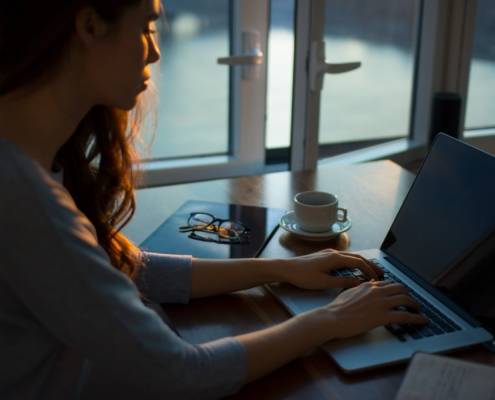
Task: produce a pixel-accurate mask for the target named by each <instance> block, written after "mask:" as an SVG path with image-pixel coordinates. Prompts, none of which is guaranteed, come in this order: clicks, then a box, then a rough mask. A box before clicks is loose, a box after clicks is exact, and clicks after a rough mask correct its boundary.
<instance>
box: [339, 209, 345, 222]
mask: <svg viewBox="0 0 495 400" xmlns="http://www.w3.org/2000/svg"><path fill="white" fill-rule="evenodd" d="M339 211H341V212H342V214H341V215H339ZM340 217H342V219H341V218H340ZM337 221H339V222H346V221H347V209H345V208H340V207H339V208H337Z"/></svg>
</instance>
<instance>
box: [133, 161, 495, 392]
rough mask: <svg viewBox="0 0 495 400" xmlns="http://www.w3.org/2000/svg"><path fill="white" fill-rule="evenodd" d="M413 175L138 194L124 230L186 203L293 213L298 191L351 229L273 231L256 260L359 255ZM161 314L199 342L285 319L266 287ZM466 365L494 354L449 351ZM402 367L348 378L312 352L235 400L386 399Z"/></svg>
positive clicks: (386, 167) (210, 185) (307, 176)
mask: <svg viewBox="0 0 495 400" xmlns="http://www.w3.org/2000/svg"><path fill="white" fill-rule="evenodd" d="M413 179H414V176H413V175H412V174H410V173H409V172H407V171H406V170H404V169H402V168H400V167H399V166H398V165H396V164H394V163H392V162H390V161H380V162H373V163H366V164H357V165H353V166H342V167H322V168H319V169H318V170H317V171H314V172H313V171H312V172H297V173H289V172H282V173H274V174H267V175H263V176H257V177H246V178H236V179H225V180H215V181H209V182H200V183H192V184H183V185H174V186H168V187H160V188H151V189H142V190H140V191H138V209H137V212H136V215H135V216H134V218H133V221H132V222H131V223H130V224H129V226H128V227H127V228H126V230H125V232H126V233H127V234H128V235H129V237H130V238H131V239H133V240H134V241H135V242H137V243H140V242H141V241H142V240H144V239H145V238H146V237H147V236H148V235H149V234H150V233H151V232H152V231H153V230H154V229H155V228H157V227H158V226H159V225H160V224H161V223H162V222H163V220H164V219H165V218H167V217H168V216H169V215H171V214H172V213H173V212H174V211H175V210H176V209H177V208H178V207H179V206H180V205H181V204H182V203H183V202H184V201H185V200H189V199H197V200H210V201H218V202H231V203H239V204H245V205H262V206H267V207H277V208H286V209H290V208H291V202H292V198H293V196H294V195H295V194H296V193H297V192H301V191H304V190H313V189H317V190H323V191H329V192H332V193H335V194H337V195H338V197H339V200H340V205H341V206H343V207H345V208H348V209H349V216H350V218H351V219H352V221H353V227H352V228H351V230H350V231H349V232H348V233H347V234H344V235H342V236H341V237H340V238H339V239H338V240H336V241H330V242H319V243H315V242H304V241H301V240H298V239H295V238H293V237H291V236H290V235H289V234H288V233H286V232H285V231H283V230H282V229H279V230H278V231H277V233H276V234H275V236H274V237H273V238H272V240H271V241H270V243H269V244H268V245H267V247H266V248H265V250H264V251H263V253H262V255H261V257H290V256H294V255H300V254H305V253H309V252H312V251H316V250H319V249H322V248H324V247H333V248H337V249H350V250H351V251H353V250H362V249H366V248H377V247H379V246H380V244H381V242H382V240H383V238H384V237H385V234H386V232H387V230H388V228H389V227H390V224H391V223H392V221H393V219H394V217H395V215H396V213H397V211H398V210H399V207H400V205H401V204H402V201H403V200H404V198H405V195H406V194H407V191H408V190H409V188H410V186H411V183H412V181H413ZM165 309H166V311H167V313H168V314H169V316H170V317H171V319H172V321H173V322H174V324H175V325H176V327H177V328H178V330H179V332H180V333H181V335H182V337H183V338H184V339H185V340H187V341H189V342H191V343H201V342H205V341H208V340H212V339H217V338H220V337H225V336H234V335H238V334H242V333H246V332H250V331H253V330H258V329H262V328H265V327H268V326H270V325H273V324H275V323H278V322H282V321H284V320H286V319H287V318H289V314H288V313H287V312H286V311H285V310H284V308H283V307H282V306H281V305H280V304H279V303H277V301H276V299H274V298H273V296H271V295H270V294H269V293H268V292H267V291H266V290H265V289H264V288H262V287H258V288H253V289H250V290H245V291H240V292H236V293H233V294H229V295H224V296H218V297H214V298H209V299H202V300H194V301H192V302H191V303H190V304H188V305H167V306H165ZM455 355H456V356H460V357H463V358H465V359H470V360H477V361H480V362H484V363H490V364H494V365H495V355H493V354H489V353H488V352H487V351H485V350H484V349H482V348H481V347H476V348H473V349H469V350H463V351H461V352H457V353H455ZM405 370H406V366H405V365H400V366H393V367H385V368H381V369H378V370H375V371H372V372H365V373H359V374H355V375H346V374H344V373H342V372H341V371H340V370H339V369H338V367H337V366H336V364H335V363H334V362H333V361H332V360H331V359H330V358H329V357H328V356H326V355H325V354H323V353H322V352H320V351H318V350H317V351H315V352H314V353H313V354H310V355H307V356H306V357H303V358H301V359H299V360H297V361H294V362H292V363H291V364H289V365H287V366H285V367H283V368H281V369H279V370H278V371H276V372H274V373H272V374H270V375H268V376H267V377H265V378H262V379H260V380H258V381H256V382H253V383H251V384H249V385H247V386H246V387H244V388H243V389H242V390H241V391H240V393H238V394H237V395H236V396H234V398H236V399H253V398H263V399H354V398H356V399H380V400H383V399H392V398H394V396H395V394H396V393H397V390H398V388H399V386H400V383H401V381H402V379H403V376H404V372H405Z"/></svg>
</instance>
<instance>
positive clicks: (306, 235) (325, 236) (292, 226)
mask: <svg viewBox="0 0 495 400" xmlns="http://www.w3.org/2000/svg"><path fill="white" fill-rule="evenodd" d="M280 226H281V227H282V228H283V229H285V230H286V231H287V232H290V233H292V234H293V235H296V236H298V237H300V238H301V239H305V240H313V241H323V240H329V239H332V238H333V237H335V236H338V235H340V234H341V233H344V232H346V231H348V230H349V229H351V226H352V222H351V220H350V219H349V218H348V219H347V221H345V222H340V221H337V222H336V223H334V224H333V225H332V229H330V230H328V231H326V232H317V233H315V232H307V231H304V230H302V229H301V228H300V227H299V225H298V224H297V223H296V218H295V215H294V211H289V212H287V213H286V214H285V215H284V216H283V217H282V218H280Z"/></svg>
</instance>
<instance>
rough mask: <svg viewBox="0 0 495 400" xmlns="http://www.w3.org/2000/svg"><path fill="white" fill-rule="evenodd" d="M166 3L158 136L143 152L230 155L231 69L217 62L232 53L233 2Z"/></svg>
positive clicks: (194, 0) (162, 155)
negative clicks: (228, 153) (231, 7)
mask: <svg viewBox="0 0 495 400" xmlns="http://www.w3.org/2000/svg"><path fill="white" fill-rule="evenodd" d="M165 7H166V21H165V22H164V23H162V24H160V47H161V50H162V59H161V62H160V67H159V68H160V73H159V74H158V75H159V76H158V77H157V78H158V79H157V82H156V83H157V88H158V92H159V103H158V120H157V129H156V138H155V141H154V143H153V145H152V147H151V154H149V152H148V154H146V153H144V152H143V156H144V157H145V158H150V157H151V158H176V157H184V156H187V157H190V156H198V155H205V154H222V153H227V151H228V148H229V68H227V67H224V66H220V65H218V64H217V62H216V60H217V57H222V56H227V55H229V53H230V11H229V9H230V6H229V0H202V1H197V0H167V1H166V2H165ZM145 139H146V140H147V139H148V138H147V137H145Z"/></svg>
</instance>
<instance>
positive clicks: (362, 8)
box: [319, 0, 420, 145]
mask: <svg viewBox="0 0 495 400" xmlns="http://www.w3.org/2000/svg"><path fill="white" fill-rule="evenodd" d="M419 4H420V2H419V1H418V0H401V1H396V0H374V1H365V2H363V1H362V0H327V1H326V7H325V26H324V35H325V36H324V40H325V49H326V57H327V60H328V61H329V62H334V63H338V62H343V61H345V62H347V61H359V62H361V63H362V64H361V66H360V68H358V69H356V70H354V71H352V72H348V73H345V74H338V75H327V76H326V77H325V86H324V89H323V91H322V94H321V110H320V135H319V142H320V144H322V145H325V144H333V143H345V142H359V141H363V142H365V141H374V140H380V139H390V138H399V137H405V136H408V135H409V125H410V112H411V103H412V93H413V78H414V64H415V55H416V54H415V48H416V37H417V27H418V11H419Z"/></svg>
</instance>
